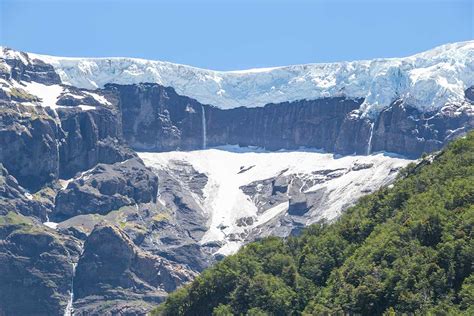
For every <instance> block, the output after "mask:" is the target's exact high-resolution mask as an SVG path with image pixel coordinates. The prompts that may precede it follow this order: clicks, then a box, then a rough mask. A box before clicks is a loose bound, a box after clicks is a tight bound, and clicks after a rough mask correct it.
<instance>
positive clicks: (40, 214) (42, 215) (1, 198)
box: [0, 163, 54, 220]
mask: <svg viewBox="0 0 474 316" xmlns="http://www.w3.org/2000/svg"><path fill="white" fill-rule="evenodd" d="M45 191H46V190H45ZM53 205H54V204H53V203H52V201H51V200H49V199H48V198H47V197H46V198H44V195H43V194H42V192H38V194H36V195H35V196H32V195H31V194H29V193H28V192H27V191H26V190H25V189H24V188H23V187H21V186H20V185H19V184H18V181H17V180H16V179H15V178H14V177H13V176H11V175H10V174H9V173H8V171H7V169H5V168H4V167H3V165H2V164H1V163H0V215H7V214H8V213H9V212H15V213H17V214H23V215H25V216H34V217H37V218H39V219H41V220H46V217H47V214H48V212H50V211H51V210H52V207H53Z"/></svg>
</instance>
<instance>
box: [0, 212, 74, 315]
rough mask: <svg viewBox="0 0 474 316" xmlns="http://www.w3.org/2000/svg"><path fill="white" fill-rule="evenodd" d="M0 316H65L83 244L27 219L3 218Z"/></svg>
mask: <svg viewBox="0 0 474 316" xmlns="http://www.w3.org/2000/svg"><path fill="white" fill-rule="evenodd" d="M0 239H1V240H2V242H0V275H1V280H2V281H1V282H0V303H1V304H0V314H2V315H62V314H63V313H64V310H65V309H66V305H67V303H68V300H69V291H70V290H71V280H72V277H73V267H72V263H73V262H77V259H78V256H79V252H80V246H81V245H80V242H79V241H78V240H76V239H75V238H71V237H67V236H61V235H59V234H58V233H56V232H55V231H54V230H51V229H49V228H47V227H45V226H43V225H41V224H39V223H35V222H34V221H32V220H31V219H29V218H28V217H24V216H22V215H17V214H14V213H9V214H8V215H6V216H2V217H0Z"/></svg>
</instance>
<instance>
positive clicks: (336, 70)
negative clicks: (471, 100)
mask: <svg viewBox="0 0 474 316" xmlns="http://www.w3.org/2000/svg"><path fill="white" fill-rule="evenodd" d="M2 51H3V52H1V53H0V58H2V57H3V58H6V57H10V58H20V59H22V60H24V59H25V58H24V57H23V56H21V54H19V53H17V52H15V51H11V50H6V49H3V50H2ZM28 55H29V56H30V58H36V59H40V60H43V61H44V62H46V63H49V64H51V65H53V66H54V68H55V70H56V72H57V73H58V74H59V76H60V77H61V80H62V82H63V83H64V84H69V85H73V86H76V87H80V88H87V89H96V88H101V87H103V86H104V85H105V84H107V83H118V84H134V83H142V82H150V83H158V84H161V85H163V86H169V87H173V88H174V89H175V90H176V91H177V92H178V93H179V94H181V95H185V96H188V97H191V98H194V99H196V100H198V101H199V102H201V103H203V104H210V105H214V106H217V107H220V108H224V109H227V108H235V107H239V106H246V107H259V106H263V105H265V104H268V103H279V102H285V101H295V100H302V99H317V98H322V97H332V96H346V97H349V98H365V102H364V104H363V106H362V113H363V114H369V115H376V113H378V112H379V111H380V110H381V109H382V108H384V107H386V106H388V105H390V103H391V102H392V101H393V100H395V99H397V98H403V99H405V100H406V101H408V102H409V104H411V105H413V106H415V107H418V108H419V109H420V110H422V111H431V110H438V109H440V108H441V107H442V106H444V105H445V104H448V103H462V102H463V101H464V91H465V90H466V89H467V88H469V87H471V86H473V85H474V41H468V42H460V43H454V44H447V45H443V46H439V47H436V48H434V49H432V50H429V51H426V52H423V53H420V54H416V55H413V56H410V57H404V58H387V59H374V60H362V61H351V62H338V63H324V64H307V65H294V66H286V67H275V68H262V69H250V70H241V71H227V72H224V71H212V70H205V69H199V68H195V67H190V66H185V65H179V64H173V63H169V62H162V61H152V60H144V59H136V58H121V57H116V58H66V57H53V56H46V55H38V54H28Z"/></svg>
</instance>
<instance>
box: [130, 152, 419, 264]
mask: <svg viewBox="0 0 474 316" xmlns="http://www.w3.org/2000/svg"><path fill="white" fill-rule="evenodd" d="M139 156H140V158H142V159H143V161H144V162H145V164H146V165H148V166H151V167H154V168H157V169H167V170H169V169H170V166H171V165H172V164H173V163H174V161H184V162H186V163H188V164H191V165H192V166H193V167H194V169H196V170H197V171H198V172H202V173H204V174H206V175H207V176H208V182H207V184H206V186H205V188H204V200H203V201H201V203H202V207H203V209H204V211H205V212H206V214H207V216H208V218H209V230H208V231H207V232H206V234H205V235H204V237H203V238H202V240H201V242H200V243H201V244H205V243H208V242H213V241H221V242H222V241H224V242H225V244H224V246H223V247H222V248H221V249H219V251H218V253H222V254H225V255H227V254H230V253H233V252H234V251H235V250H237V249H238V248H239V247H240V246H241V245H242V242H241V241H230V240H228V237H229V235H230V234H241V233H244V234H248V233H249V231H250V230H251V229H253V228H256V227H258V226H260V225H263V224H264V223H266V222H268V221H270V220H271V219H273V218H275V217H276V216H278V215H280V214H282V213H284V212H286V211H287V210H288V202H286V203H281V204H279V205H276V206H274V207H273V208H271V209H269V210H267V211H265V212H263V213H261V214H258V209H257V207H256V205H255V204H254V202H253V201H252V200H251V199H250V198H249V197H248V196H247V195H245V194H244V193H243V191H242V190H241V189H239V188H240V187H241V186H243V185H247V184H249V183H251V182H254V181H257V180H264V179H268V178H271V177H274V176H277V175H278V174H280V173H281V172H282V171H284V170H285V169H288V170H286V171H285V172H284V175H290V174H297V173H298V174H304V175H307V176H308V177H310V176H314V175H311V173H312V172H313V171H317V170H325V169H337V168H346V169H347V173H346V174H343V175H342V176H341V177H338V178H334V179H329V180H328V181H327V182H325V183H324V184H321V186H327V188H328V189H327V193H326V194H325V200H326V202H327V205H328V207H327V208H325V209H324V210H319V212H320V213H318V214H315V215H314V216H313V217H312V218H313V219H314V221H316V220H318V219H322V218H325V219H328V220H331V219H334V218H335V217H337V216H338V215H339V214H340V212H341V210H342V209H343V207H344V206H345V205H346V204H347V203H350V202H354V201H355V199H357V198H358V197H360V196H362V195H363V194H364V192H362V191H364V190H365V191H366V192H367V191H368V190H375V189H377V188H378V187H380V186H381V185H382V184H384V183H386V182H387V181H390V180H391V179H393V177H394V176H395V174H396V173H395V172H394V173H392V174H391V175H389V171H390V169H392V168H396V167H401V166H405V165H406V164H408V163H409V162H410V160H406V159H402V158H395V157H390V156H388V155H384V154H382V153H379V154H375V155H370V156H346V157H342V158H338V159H336V158H334V156H333V155H332V154H327V153H321V152H318V151H310V150H308V151H293V152H289V151H279V152H267V151H264V150H251V149H248V148H247V149H244V148H239V147H234V146H226V147H220V148H213V149H208V150H197V151H189V152H166V153H145V152H142V153H139ZM356 162H359V163H362V162H363V163H373V164H374V166H373V167H372V168H369V169H362V170H358V171H350V169H351V166H353V165H354V163H356ZM251 166H254V167H252V168H250V169H248V170H247V171H245V172H242V173H239V171H241V170H242V169H246V168H249V167H251ZM242 167H243V168H242ZM317 189H318V186H315V187H313V188H310V190H317ZM242 217H253V218H254V219H255V221H254V224H253V225H252V226H251V227H249V226H247V227H238V226H237V225H236V221H237V220H238V219H239V218H242ZM308 224H309V223H308Z"/></svg>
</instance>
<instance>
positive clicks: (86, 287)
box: [74, 226, 194, 314]
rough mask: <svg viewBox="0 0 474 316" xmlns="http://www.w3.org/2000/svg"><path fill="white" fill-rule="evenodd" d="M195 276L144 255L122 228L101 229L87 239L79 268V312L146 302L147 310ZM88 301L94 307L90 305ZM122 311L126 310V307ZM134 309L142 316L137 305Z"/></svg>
mask: <svg viewBox="0 0 474 316" xmlns="http://www.w3.org/2000/svg"><path fill="white" fill-rule="evenodd" d="M193 277H194V274H193V273H192V272H190V271H189V270H186V269H184V268H183V267H181V266H180V265H178V264H172V263H171V262H169V261H168V260H166V259H163V258H161V257H158V256H154V255H151V254H149V253H147V252H144V251H143V250H141V249H140V248H138V247H137V246H135V245H134V243H133V242H132V241H131V240H130V238H129V237H128V236H127V235H126V234H125V233H124V232H123V231H121V230H120V229H119V228H118V227H114V226H97V227H96V228H95V229H94V231H93V232H92V233H91V235H90V236H89V238H88V239H87V240H86V242H85V245H84V252H83V255H82V256H81V258H80V260H79V262H78V265H77V269H76V276H75V278H74V295H75V297H76V299H77V303H75V309H76V311H77V312H78V313H79V314H80V313H81V312H86V313H94V312H97V309H102V311H103V309H104V306H109V308H111V309H114V308H117V306H113V305H115V303H114V304H112V306H110V304H109V303H110V302H108V301H109V300H111V301H120V300H123V301H129V302H130V301H134V300H138V301H144V302H145V303H144V304H145V307H146V302H148V303H158V302H161V301H162V300H163V299H164V297H165V296H166V292H169V291H172V290H174V289H176V288H177V287H178V286H179V285H180V284H183V283H185V282H188V281H190V280H191V279H192V278H193ZM88 300H90V302H91V303H92V304H87V301H88ZM82 305H84V307H81V306H82ZM97 305H99V306H97ZM119 305H120V304H119ZM129 305H133V304H129ZM94 306H95V307H94ZM121 308H122V309H124V306H123V304H122V306H121ZM131 308H132V311H134V312H137V313H138V314H142V313H140V312H139V311H137V310H136V308H137V307H136V306H134V307H133V306H132V307H131ZM91 309H92V310H91ZM122 312H124V313H125V314H126V313H127V311H126V310H124V311H122ZM128 312H130V311H128Z"/></svg>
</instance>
